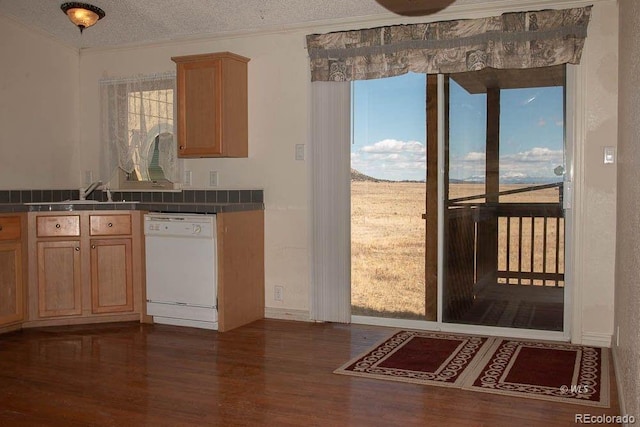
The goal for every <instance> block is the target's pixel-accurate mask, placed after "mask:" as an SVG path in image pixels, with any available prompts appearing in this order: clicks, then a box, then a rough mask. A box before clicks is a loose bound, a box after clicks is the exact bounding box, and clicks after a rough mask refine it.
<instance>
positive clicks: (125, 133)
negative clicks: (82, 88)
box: [100, 73, 179, 182]
mask: <svg viewBox="0 0 640 427" xmlns="http://www.w3.org/2000/svg"><path fill="white" fill-rule="evenodd" d="M175 81H176V77H175V73H165V74H157V75H152V76H137V77H133V78H126V79H110V80H102V81H101V82H100V96H101V102H102V135H101V137H102V152H103V153H102V166H101V174H100V175H101V177H100V178H101V180H102V181H103V182H109V181H110V180H111V179H112V178H113V177H114V176H115V173H116V172H117V170H118V169H122V170H123V171H125V172H127V173H134V174H136V175H137V177H138V178H137V179H138V180H143V181H147V180H149V179H150V177H149V166H150V164H151V161H152V158H153V154H154V148H155V145H154V144H155V143H156V141H158V152H159V156H158V159H157V160H158V165H159V166H160V168H161V169H162V172H163V174H164V177H165V178H166V179H167V180H169V181H172V182H176V181H177V179H178V177H179V174H178V168H177V164H176V163H177V162H176V158H177V156H176V148H175V147H176V144H175V142H174V135H175V131H174V96H175Z"/></svg>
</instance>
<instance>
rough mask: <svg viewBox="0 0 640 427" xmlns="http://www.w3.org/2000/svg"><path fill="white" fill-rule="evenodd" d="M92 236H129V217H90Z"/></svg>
mask: <svg viewBox="0 0 640 427" xmlns="http://www.w3.org/2000/svg"><path fill="white" fill-rule="evenodd" d="M89 226H90V233H91V235H92V236H111V235H116V234H117V235H122V234H131V215H128V214H126V215H90V216H89Z"/></svg>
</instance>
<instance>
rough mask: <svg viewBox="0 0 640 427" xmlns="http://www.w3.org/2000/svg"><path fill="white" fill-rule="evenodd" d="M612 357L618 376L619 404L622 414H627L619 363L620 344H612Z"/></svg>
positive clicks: (614, 370)
mask: <svg viewBox="0 0 640 427" xmlns="http://www.w3.org/2000/svg"><path fill="white" fill-rule="evenodd" d="M611 358H612V359H613V372H614V374H615V376H616V385H617V387H616V388H617V390H618V406H620V415H626V414H627V410H626V407H625V400H624V388H623V387H622V381H620V379H621V378H622V371H621V370H620V365H619V364H618V346H615V345H612V346H611Z"/></svg>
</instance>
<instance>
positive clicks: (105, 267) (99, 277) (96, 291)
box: [91, 238, 133, 314]
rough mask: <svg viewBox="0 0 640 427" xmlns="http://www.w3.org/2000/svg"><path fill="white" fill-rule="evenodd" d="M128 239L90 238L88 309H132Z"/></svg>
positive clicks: (108, 311) (97, 310)
mask: <svg viewBox="0 0 640 427" xmlns="http://www.w3.org/2000/svg"><path fill="white" fill-rule="evenodd" d="M131 259H132V251H131V239H128V238H123V239H93V240H91V312H92V313H94V314H98V313H117V312H125V311H133V270H132V263H131Z"/></svg>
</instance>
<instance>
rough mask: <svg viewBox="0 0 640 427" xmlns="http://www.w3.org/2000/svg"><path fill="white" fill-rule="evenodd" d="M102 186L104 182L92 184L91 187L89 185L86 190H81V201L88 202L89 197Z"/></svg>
mask: <svg viewBox="0 0 640 427" xmlns="http://www.w3.org/2000/svg"><path fill="white" fill-rule="evenodd" d="M100 185H102V181H96V182H92V183H91V185H89V186H88V187H87V188H86V189H84V188H81V189H80V200H86V199H87V197H89V196H90V195H91V193H93V192H94V190H95V189H96V188H98V186H100Z"/></svg>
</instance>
